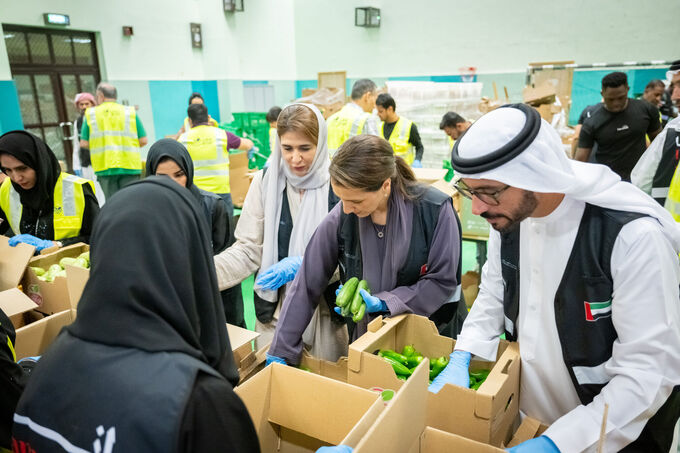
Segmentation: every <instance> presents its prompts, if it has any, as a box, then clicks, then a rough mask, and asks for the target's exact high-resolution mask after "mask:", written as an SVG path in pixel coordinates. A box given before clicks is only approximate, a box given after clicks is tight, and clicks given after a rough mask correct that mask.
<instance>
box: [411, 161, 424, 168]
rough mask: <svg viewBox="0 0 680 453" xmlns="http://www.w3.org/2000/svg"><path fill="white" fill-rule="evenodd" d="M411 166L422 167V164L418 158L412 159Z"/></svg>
mask: <svg viewBox="0 0 680 453" xmlns="http://www.w3.org/2000/svg"><path fill="white" fill-rule="evenodd" d="M411 168H423V164H421V163H420V161H419V160H414V161H413V163H412V164H411Z"/></svg>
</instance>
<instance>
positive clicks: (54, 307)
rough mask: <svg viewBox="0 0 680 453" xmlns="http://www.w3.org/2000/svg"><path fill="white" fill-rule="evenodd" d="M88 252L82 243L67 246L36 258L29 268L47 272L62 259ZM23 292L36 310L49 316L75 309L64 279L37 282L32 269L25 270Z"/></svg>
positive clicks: (87, 246) (86, 246)
mask: <svg viewBox="0 0 680 453" xmlns="http://www.w3.org/2000/svg"><path fill="white" fill-rule="evenodd" d="M89 250H90V246H89V245H87V244H83V243H78V244H73V245H69V246H67V247H63V248H61V249H59V250H58V251H57V252H54V253H50V254H47V255H40V256H36V257H35V258H33V259H31V261H30V262H29V264H28V265H29V267H42V268H43V269H45V270H47V269H48V268H49V267H50V266H51V265H53V264H59V260H61V259H62V258H66V257H69V258H76V257H77V256H78V255H80V254H81V253H83V252H87V251H89ZM23 287H24V292H25V293H26V294H27V295H28V297H30V298H31V299H33V301H34V302H35V303H36V304H38V310H39V311H41V312H43V313H45V314H48V315H51V314H54V313H59V312H61V311H64V310H69V309H71V308H75V306H72V305H71V297H70V295H69V292H68V285H67V283H66V277H55V279H54V281H53V282H44V281H42V280H39V279H38V277H37V275H36V274H35V272H33V270H32V269H27V271H26V275H25V276H24V280H23Z"/></svg>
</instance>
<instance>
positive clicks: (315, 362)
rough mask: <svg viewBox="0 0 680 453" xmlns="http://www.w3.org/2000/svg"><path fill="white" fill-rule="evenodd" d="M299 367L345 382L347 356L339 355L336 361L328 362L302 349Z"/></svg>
mask: <svg viewBox="0 0 680 453" xmlns="http://www.w3.org/2000/svg"><path fill="white" fill-rule="evenodd" d="M299 368H300V369H302V370H306V371H311V372H312V373H314V374H318V375H321V376H325V377H327V378H331V379H335V380H336V381H340V382H347V357H340V358H339V359H338V361H337V362H328V361H326V360H322V359H317V358H316V357H312V356H311V355H310V354H309V353H308V352H307V351H303V352H302V359H301V360H300V366H299Z"/></svg>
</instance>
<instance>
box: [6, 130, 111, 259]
mask: <svg viewBox="0 0 680 453" xmlns="http://www.w3.org/2000/svg"><path fill="white" fill-rule="evenodd" d="M0 168H1V169H2V171H3V173H5V174H6V175H7V176H9V177H8V178H6V179H5V180H4V181H3V183H2V185H1V186H0V234H7V233H8V232H9V231H10V230H11V231H12V232H13V233H14V237H13V238H11V239H10V245H12V246H15V245H16V244H18V243H20V242H23V243H27V244H30V245H33V246H35V247H36V248H37V249H38V250H42V249H45V248H49V247H53V246H55V245H58V246H62V245H69V244H73V243H76V242H89V239H90V232H91V231H92V225H93V224H94V220H95V218H96V217H97V214H98V213H99V204H98V203H97V198H96V197H95V195H94V188H93V186H92V181H88V180H85V179H82V178H78V177H76V176H73V175H70V174H68V173H62V171H61V168H60V167H59V162H58V161H57V157H56V156H55V155H54V153H53V152H52V150H51V149H50V148H49V146H47V144H45V142H43V141H42V140H40V139H39V138H38V137H36V136H35V135H33V134H31V133H29V132H26V131H11V132H7V133H6V134H4V135H2V136H1V137H0Z"/></svg>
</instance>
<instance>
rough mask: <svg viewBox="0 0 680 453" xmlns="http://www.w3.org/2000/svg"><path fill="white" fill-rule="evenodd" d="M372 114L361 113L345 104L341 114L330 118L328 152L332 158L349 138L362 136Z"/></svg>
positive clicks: (335, 114)
mask: <svg viewBox="0 0 680 453" xmlns="http://www.w3.org/2000/svg"><path fill="white" fill-rule="evenodd" d="M370 116H371V115H370V113H366V112H364V111H359V110H358V109H357V108H356V107H354V106H352V105H350V104H345V106H344V107H343V108H341V109H340V111H339V112H336V113H334V114H332V115H331V116H329V117H328V120H327V121H326V123H327V124H328V151H329V152H330V154H331V156H332V155H333V154H335V152H336V151H337V150H338V148H340V145H342V144H343V143H345V142H346V141H347V139H348V138H350V137H354V136H355V135H361V134H362V133H363V131H364V125H365V124H366V121H367V120H368V118H369V117H370Z"/></svg>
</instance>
